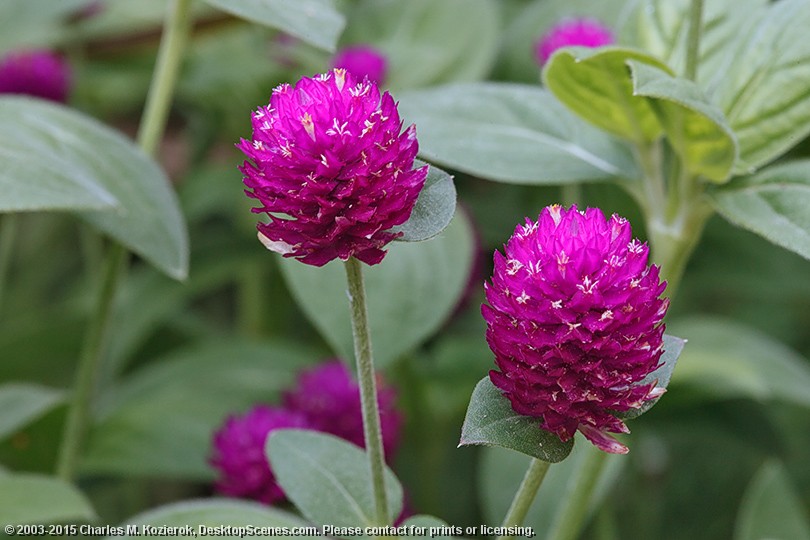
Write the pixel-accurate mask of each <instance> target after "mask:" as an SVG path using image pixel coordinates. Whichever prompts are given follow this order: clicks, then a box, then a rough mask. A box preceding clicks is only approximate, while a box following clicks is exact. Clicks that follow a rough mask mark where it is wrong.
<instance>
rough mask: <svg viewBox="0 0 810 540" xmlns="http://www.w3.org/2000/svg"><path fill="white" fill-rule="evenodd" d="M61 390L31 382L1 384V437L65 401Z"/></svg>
mask: <svg viewBox="0 0 810 540" xmlns="http://www.w3.org/2000/svg"><path fill="white" fill-rule="evenodd" d="M64 397H65V394H64V392H62V391H61V390H56V389H54V388H48V387H47V386H41V385H36V384H29V383H7V384H4V385H0V411H3V412H2V414H0V439H2V438H3V437H6V436H8V435H10V434H12V433H14V432H15V431H16V430H17V429H19V428H21V427H23V426H25V425H26V424H28V423H29V422H32V421H34V420H36V419H37V418H39V417H40V416H42V415H43V414H45V413H46V412H48V411H49V410H51V409H52V408H54V407H56V406H57V405H59V404H60V403H62V402H63V401H64Z"/></svg>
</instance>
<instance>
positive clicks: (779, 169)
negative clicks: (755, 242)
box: [711, 160, 810, 259]
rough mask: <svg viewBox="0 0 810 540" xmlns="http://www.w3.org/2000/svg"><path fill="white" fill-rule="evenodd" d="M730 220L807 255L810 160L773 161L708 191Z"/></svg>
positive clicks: (809, 244)
mask: <svg viewBox="0 0 810 540" xmlns="http://www.w3.org/2000/svg"><path fill="white" fill-rule="evenodd" d="M711 200H712V202H713V203H714V206H715V208H716V209H717V211H718V212H719V213H720V214H721V215H722V216H723V217H725V218H726V219H727V220H729V221H730V222H731V223H734V224H735V225H738V226H740V227H743V228H745V229H748V230H749V231H752V232H755V233H757V234H759V235H760V236H762V237H764V238H766V239H768V240H770V241H771V242H773V243H774V244H776V245H779V246H782V247H784V248H786V249H789V250H791V251H793V252H795V253H798V254H799V255H801V256H802V257H804V258H806V259H810V160H801V161H793V162H788V163H784V164H780V165H774V166H772V167H768V168H767V169H763V170H762V171H760V172H759V173H757V174H755V175H753V176H749V177H745V178H740V179H737V180H735V181H733V182H731V183H730V184H728V185H726V186H723V187H722V188H719V189H717V190H716V191H713V192H712V193H711Z"/></svg>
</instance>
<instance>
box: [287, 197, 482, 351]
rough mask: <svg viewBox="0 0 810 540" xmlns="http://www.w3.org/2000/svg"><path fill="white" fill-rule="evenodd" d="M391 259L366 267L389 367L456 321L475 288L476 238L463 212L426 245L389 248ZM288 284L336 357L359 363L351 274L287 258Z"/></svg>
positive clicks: (377, 347) (378, 342) (377, 339)
mask: <svg viewBox="0 0 810 540" xmlns="http://www.w3.org/2000/svg"><path fill="white" fill-rule="evenodd" d="M387 249H388V255H386V257H385V259H383V261H382V262H381V263H380V264H378V265H375V266H365V265H364V267H363V275H364V278H365V283H366V301H367V304H368V314H369V324H370V327H371V339H372V342H373V350H374V357H375V361H376V363H377V365H378V366H385V365H386V364H388V363H390V362H391V361H393V360H395V359H396V358H398V357H399V356H400V355H402V354H404V353H406V352H408V351H409V350H411V349H412V348H414V347H416V346H417V345H419V344H420V343H421V342H422V341H423V340H425V339H426V338H427V337H429V336H430V335H431V334H432V333H433V332H435V331H436V330H437V329H438V327H439V326H440V325H441V324H442V323H443V322H444V321H445V319H446V318H447V317H448V316H449V315H450V313H451V312H452V310H453V308H454V307H455V305H456V303H457V302H458V300H459V298H460V297H461V295H462V294H463V291H464V287H465V286H466V284H467V279H468V276H469V272H470V268H471V265H472V257H473V238H472V232H471V230H470V225H469V223H468V222H467V220H466V217H465V216H464V215H463V214H461V213H458V214H456V217H455V218H454V219H453V221H452V222H451V223H450V226H448V227H447V229H445V230H444V232H442V233H441V234H440V235H439V236H437V237H436V238H433V239H431V240H428V241H426V242H416V243H406V242H397V243H392V244H389V245H388V247H387ZM278 260H279V263H280V267H281V271H282V274H283V275H284V279H285V281H286V282H287V285H288V287H289V288H290V291H291V292H292V295H293V297H294V298H295V299H296V301H297V302H298V304H299V305H300V306H301V308H302V309H303V311H304V313H305V314H306V316H307V317H308V318H309V319H310V320H311V321H312V323H313V324H314V326H315V327H316V328H317V329H318V330H319V331H320V332H321V334H322V335H323V336H324V338H326V340H327V342H329V344H330V345H331V346H332V348H333V349H334V350H335V352H336V353H337V354H338V355H340V356H341V357H343V358H344V359H346V360H350V359H352V358H354V344H353V338H352V329H351V318H350V312H349V301H348V299H347V297H346V272H345V269H344V267H343V263H342V262H341V261H339V260H335V261H332V262H330V263H329V264H327V265H325V266H323V267H322V268H316V267H313V266H309V265H306V264H302V263H300V262H299V261H296V260H293V259H281V258H279V259H278Z"/></svg>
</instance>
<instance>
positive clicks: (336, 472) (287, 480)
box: [267, 429, 402, 527]
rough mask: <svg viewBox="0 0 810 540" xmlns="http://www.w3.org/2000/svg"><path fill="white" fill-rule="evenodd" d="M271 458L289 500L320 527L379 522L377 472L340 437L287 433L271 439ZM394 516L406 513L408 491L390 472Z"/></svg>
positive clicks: (277, 433) (387, 475) (388, 485)
mask: <svg viewBox="0 0 810 540" xmlns="http://www.w3.org/2000/svg"><path fill="white" fill-rule="evenodd" d="M267 457H268V459H269V460H270V464H271V466H272V467H273V472H274V474H275V476H276V479H277V480H278V482H279V484H280V485H281V487H282V488H283V489H284V492H285V493H286V494H287V497H289V499H290V500H291V501H292V502H293V503H295V506H296V507H297V508H298V510H300V511H301V513H302V514H304V516H305V517H306V518H307V519H309V520H310V521H312V522H313V523H316V524H319V525H334V526H337V527H367V526H374V525H379V524H378V523H376V520H375V518H374V515H375V510H374V498H373V496H372V493H371V472H370V471H369V467H368V457H367V456H366V453H365V451H363V450H362V449H361V448H358V447H357V446H355V445H353V444H351V443H349V442H346V441H344V440H343V439H340V438H338V437H334V436H332V435H328V434H326V433H320V432H317V431H307V430H300V429H281V430H277V431H274V432H273V433H271V434H270V437H268V438H267ZM385 490H386V494H387V495H388V515H389V516H390V517H391V518H394V517H396V516H398V515H399V513H400V511H401V510H402V486H401V485H400V484H399V480H397V477H396V476H394V473H392V472H391V470H390V469H389V468H388V467H386V468H385Z"/></svg>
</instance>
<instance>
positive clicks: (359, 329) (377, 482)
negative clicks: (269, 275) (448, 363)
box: [345, 257, 389, 525]
mask: <svg viewBox="0 0 810 540" xmlns="http://www.w3.org/2000/svg"><path fill="white" fill-rule="evenodd" d="M345 266H346V281H347V282H348V285H349V303H350V304H351V311H352V334H353V335H354V356H355V360H356V362H357V379H358V382H359V383H360V401H361V404H362V408H363V433H364V435H365V440H366V452H367V453H368V465H369V470H370V471H371V487H372V493H373V495H374V509H375V514H376V516H375V517H376V519H377V522H378V523H379V524H380V525H388V524H389V516H388V500H387V495H386V492H385V477H384V476H383V474H384V471H385V458H384V455H383V444H382V435H381V432H382V429H381V427H380V411H379V406H378V404H377V381H376V378H375V375H374V359H373V357H372V354H371V336H370V334H369V327H368V312H367V309H366V291H365V286H364V284H363V269H362V267H361V266H360V261H358V260H357V259H355V258H354V257H351V258H349V260H347V261H346V264H345Z"/></svg>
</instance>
